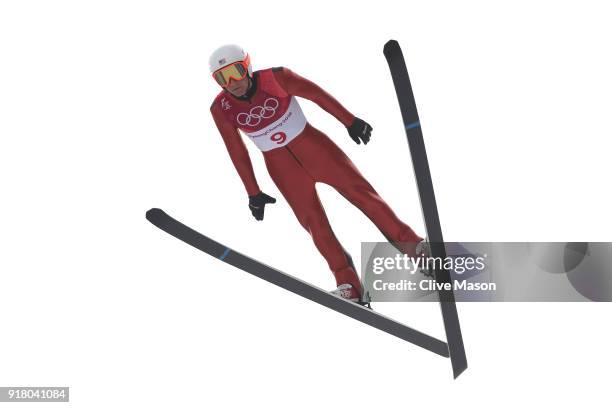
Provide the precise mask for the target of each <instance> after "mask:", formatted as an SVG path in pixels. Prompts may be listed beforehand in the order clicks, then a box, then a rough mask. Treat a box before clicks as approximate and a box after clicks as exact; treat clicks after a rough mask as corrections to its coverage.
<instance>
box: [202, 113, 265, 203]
mask: <svg viewBox="0 0 612 408" xmlns="http://www.w3.org/2000/svg"><path fill="white" fill-rule="evenodd" d="M210 112H211V113H212V117H213V119H214V120H215V124H216V125H217V129H219V133H221V136H222V137H223V142H224V143H225V147H226V148H227V151H228V153H229V155H230V158H231V159H232V162H233V163H234V167H236V171H237V172H238V175H239V176H240V178H241V179H242V183H243V184H244V187H245V189H246V191H247V194H248V195H249V196H254V195H257V194H259V192H261V190H260V189H259V186H258V185H257V180H256V179H255V173H254V172H253V165H252V164H251V158H250V157H249V152H248V151H247V149H246V146H245V145H244V142H243V141H242V138H241V137H240V134H239V133H238V129H236V127H234V126H233V125H232V124H231V123H229V122H228V121H227V120H226V119H225V117H224V116H223V113H222V112H221V109H220V108H219V106H218V105H217V104H213V105H212V106H211V107H210Z"/></svg>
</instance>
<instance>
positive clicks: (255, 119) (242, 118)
mask: <svg viewBox="0 0 612 408" xmlns="http://www.w3.org/2000/svg"><path fill="white" fill-rule="evenodd" d="M279 105H280V103H279V102H278V99H275V98H268V99H266V100H265V101H264V103H263V106H260V105H258V106H254V107H253V108H251V110H250V111H249V113H245V112H241V113H239V114H238V116H236V120H237V121H238V123H239V124H240V125H242V126H251V127H252V126H257V125H259V124H260V123H261V120H262V119H269V118H271V117H272V116H274V115H275V114H276V109H278V106H279Z"/></svg>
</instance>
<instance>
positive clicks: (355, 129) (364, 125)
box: [346, 117, 372, 144]
mask: <svg viewBox="0 0 612 408" xmlns="http://www.w3.org/2000/svg"><path fill="white" fill-rule="evenodd" d="M346 129H347V130H348V132H349V136H351V139H353V140H354V141H355V143H357V144H361V141H362V140H363V144H368V142H369V141H370V133H372V126H370V125H369V124H368V122H366V121H365V120H363V119H359V118H358V117H355V120H354V121H353V124H352V125H351V126H349V127H347V128H346Z"/></svg>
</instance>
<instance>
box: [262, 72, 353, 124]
mask: <svg viewBox="0 0 612 408" xmlns="http://www.w3.org/2000/svg"><path fill="white" fill-rule="evenodd" d="M273 72H274V77H275V78H276V81H277V82H278V83H279V84H280V86H281V87H283V89H284V90H285V91H287V93H288V94H289V95H295V96H299V97H301V98H306V99H309V100H311V101H313V102H314V103H316V104H317V105H319V106H320V107H321V108H322V109H324V110H325V111H327V112H328V113H329V114H331V115H332V116H333V117H335V118H336V119H338V120H339V121H340V122H341V123H342V124H343V125H344V126H346V127H349V126H351V125H352V124H353V121H354V120H355V116H354V115H353V114H352V113H351V112H349V111H348V110H347V109H346V108H345V107H344V106H342V105H341V104H340V102H338V101H337V100H336V98H334V97H333V96H331V95H330V94H329V93H327V92H326V91H325V90H323V88H321V87H320V86H319V85H317V84H315V83H314V82H312V81H309V80H308V79H306V78H304V77H301V76H299V75H298V74H296V73H295V72H293V71H291V70H290V69H288V68H283V67H280V68H274V69H273Z"/></svg>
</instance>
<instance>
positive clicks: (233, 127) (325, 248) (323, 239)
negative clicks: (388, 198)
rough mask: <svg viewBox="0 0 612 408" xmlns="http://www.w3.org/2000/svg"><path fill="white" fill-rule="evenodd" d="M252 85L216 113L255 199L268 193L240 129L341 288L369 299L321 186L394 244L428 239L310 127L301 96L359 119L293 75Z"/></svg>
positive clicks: (283, 73) (348, 120)
mask: <svg viewBox="0 0 612 408" xmlns="http://www.w3.org/2000/svg"><path fill="white" fill-rule="evenodd" d="M252 82H253V83H252V85H251V89H250V90H249V92H248V93H247V96H246V97H240V98H237V97H235V96H233V95H232V94H230V93H229V92H227V91H226V90H223V91H222V92H221V93H219V95H218V96H217V97H216V98H215V100H214V102H213V104H212V106H211V113H212V116H213V118H214V120H215V124H216V125H217V127H218V129H219V132H220V133H221V136H222V137H223V141H224V142H225V146H226V147H227V150H228V152H229V155H230V158H231V160H232V162H233V163H234V166H235V167H236V170H237V172H238V174H239V176H240V178H241V179H242V182H243V183H244V186H245V188H246V191H247V193H248V195H249V196H253V195H256V194H258V193H259V192H260V191H261V190H260V189H259V186H258V185H257V181H256V179H255V174H254V172H253V167H252V165H251V160H250V158H249V155H248V152H247V150H246V147H245V145H244V143H243V141H242V139H241V137H240V134H239V132H238V129H240V130H241V131H242V132H243V133H244V134H245V135H246V136H247V137H248V138H249V139H251V140H252V141H253V142H254V143H255V144H256V145H257V147H258V148H259V149H260V150H261V151H262V152H263V156H264V160H265V163H266V167H267V169H268V172H269V173H270V176H271V177H272V180H273V181H274V183H275V184H276V186H277V187H278V189H279V190H280V192H281V194H282V195H283V196H284V197H285V199H286V200H287V202H288V203H289V205H290V206H291V209H292V210H293V212H294V213H295V216H296V217H297V219H298V221H299V222H300V224H301V225H302V227H304V228H305V229H306V231H308V232H309V233H310V235H311V236H312V239H313V241H314V244H315V246H316V247H317V249H318V250H319V252H320V253H321V255H323V257H324V258H325V260H326V261H327V263H328V265H329V268H330V269H331V271H332V272H333V274H334V276H335V278H336V283H337V285H341V284H344V283H350V284H352V285H353V287H354V288H356V289H357V290H358V291H359V292H360V293H361V283H360V281H359V277H358V276H357V273H356V271H355V268H354V266H353V263H352V260H351V258H350V256H349V255H348V254H347V253H346V251H345V250H344V249H343V248H342V245H340V243H339V242H338V239H337V238H336V236H335V235H334V232H333V231H332V228H331V226H330V224H329V221H328V219H327V216H326V215H325V211H324V209H323V206H322V205H321V202H320V201H319V196H318V194H317V191H316V189H315V183H317V182H321V183H325V184H328V185H330V186H332V187H333V188H335V189H336V190H337V191H338V192H339V193H340V194H342V195H343V196H344V197H345V198H346V199H348V200H349V201H350V202H351V203H352V204H353V205H355V206H356V207H357V208H359V209H360V210H361V211H362V212H363V213H364V214H365V215H366V216H367V217H368V218H370V220H372V222H373V223H374V224H375V225H376V226H377V227H378V229H380V231H381V232H382V233H383V235H384V236H385V237H386V238H387V240H389V241H390V242H394V243H407V244H408V245H410V246H411V247H412V248H414V245H415V244H416V243H417V242H419V241H420V240H421V239H422V238H421V237H419V236H418V235H417V234H415V232H414V231H413V230H412V229H411V228H410V227H409V226H408V225H406V224H404V223H403V222H402V221H401V220H400V219H399V218H398V217H397V216H396V215H395V213H394V212H393V211H392V210H391V208H390V207H389V206H388V205H387V204H386V203H385V201H383V199H382V198H380V196H379V195H378V193H376V191H375V190H374V188H373V187H372V186H371V185H370V183H368V181H367V180H366V179H365V178H364V177H363V176H362V175H361V173H360V172H359V170H357V168H356V167H355V165H354V164H353V163H352V162H351V160H350V159H349V158H348V157H347V156H346V154H344V152H343V151H342V150H340V148H339V147H338V146H336V144H334V142H332V141H331V140H330V139H329V138H328V137H327V136H326V135H325V134H323V133H322V132H321V131H319V130H318V129H316V128H314V127H313V126H312V125H311V124H310V123H308V122H307V120H306V118H305V117H304V114H303V112H302V110H301V108H300V105H299V104H298V101H297V99H296V98H295V97H296V96H299V97H302V98H306V99H309V100H311V101H313V102H315V103H316V104H317V105H319V106H320V107H321V108H322V109H324V110H325V111H327V112H328V113H330V114H331V115H333V116H334V117H335V118H336V119H338V120H339V121H340V122H341V123H342V124H343V125H344V126H346V127H348V126H350V125H351V124H352V123H353V121H354V119H355V116H353V115H352V114H351V113H350V112H349V111H348V110H346V109H345V108H344V107H343V106H342V105H341V104H340V103H339V102H338V101H337V100H336V99H335V98H334V97H333V96H331V95H330V94H328V93H327V92H325V91H324V90H323V89H321V88H320V87H319V86H317V85H316V84H314V83H313V82H311V81H309V80H307V79H305V78H303V77H301V76H299V75H297V74H295V73H294V72H292V71H290V70H289V69H287V68H272V69H265V70H261V71H256V72H255V73H254V74H253V77H252ZM410 252H412V251H410Z"/></svg>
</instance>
